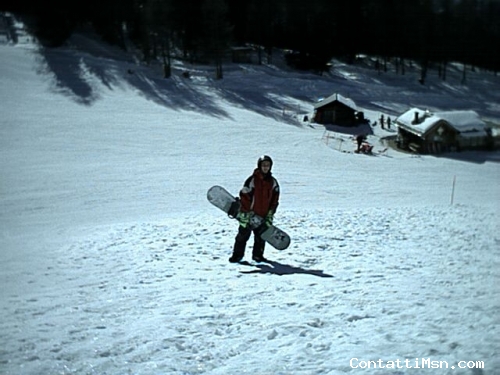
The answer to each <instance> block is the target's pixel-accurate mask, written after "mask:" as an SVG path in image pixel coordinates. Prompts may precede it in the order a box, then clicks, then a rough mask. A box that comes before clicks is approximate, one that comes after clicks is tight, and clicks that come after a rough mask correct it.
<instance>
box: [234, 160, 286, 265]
mask: <svg viewBox="0 0 500 375" xmlns="http://www.w3.org/2000/svg"><path fill="white" fill-rule="evenodd" d="M272 167H273V160H272V159H271V158H270V157H269V156H267V155H264V156H262V157H260V158H259V160H258V161H257V168H256V169H255V170H254V172H253V174H252V175H251V176H250V177H248V178H247V179H246V181H245V183H244V184H243V188H242V189H241V191H240V203H241V208H240V212H239V213H238V215H237V216H236V218H237V219H238V221H239V222H240V225H239V228H238V234H237V235H236V238H235V242H234V247H233V255H232V256H231V258H229V262H231V263H238V262H240V261H241V260H242V259H243V256H244V255H245V247H246V244H247V242H248V240H249V239H250V236H251V234H252V231H253V233H254V243H253V251H252V259H253V260H254V261H256V262H265V261H266V258H264V246H265V241H264V240H263V239H261V238H260V236H259V232H258V230H259V228H255V229H253V230H252V228H250V219H251V217H252V215H253V214H255V215H258V216H260V217H262V218H264V219H265V223H264V224H263V225H271V224H272V223H273V217H274V214H275V213H276V209H277V208H278V204H279V194H280V188H279V184H278V181H277V180H276V179H275V178H274V177H273V175H272V174H271V169H272Z"/></svg>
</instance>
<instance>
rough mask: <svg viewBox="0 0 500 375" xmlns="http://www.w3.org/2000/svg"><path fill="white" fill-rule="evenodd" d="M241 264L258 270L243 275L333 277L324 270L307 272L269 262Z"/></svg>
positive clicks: (299, 268)
mask: <svg viewBox="0 0 500 375" xmlns="http://www.w3.org/2000/svg"><path fill="white" fill-rule="evenodd" d="M240 264H243V265H247V266H252V267H257V268H258V269H255V270H252V271H240V272H241V273H271V274H274V275H278V276H283V275H294V274H305V275H312V276H318V277H333V275H329V274H327V273H324V272H323V271H322V270H307V269H304V268H301V267H294V266H290V265H288V264H283V263H279V262H275V261H271V260H269V261H267V262H265V264H264V263H258V264H255V265H254V264H251V263H248V262H242V263H240Z"/></svg>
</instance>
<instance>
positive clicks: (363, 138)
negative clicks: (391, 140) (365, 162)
mask: <svg viewBox="0 0 500 375" xmlns="http://www.w3.org/2000/svg"><path fill="white" fill-rule="evenodd" d="M364 141H366V135H364V134H360V135H358V136H356V143H357V144H358V148H357V150H356V152H358V153H359V152H360V151H361V145H362V144H363V142H364Z"/></svg>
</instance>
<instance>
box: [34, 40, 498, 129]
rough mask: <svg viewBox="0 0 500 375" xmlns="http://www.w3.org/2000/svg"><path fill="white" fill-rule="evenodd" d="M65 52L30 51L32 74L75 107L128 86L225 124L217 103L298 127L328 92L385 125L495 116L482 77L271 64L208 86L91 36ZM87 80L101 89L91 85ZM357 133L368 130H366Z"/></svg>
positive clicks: (492, 96) (198, 75)
mask: <svg viewBox="0 0 500 375" xmlns="http://www.w3.org/2000/svg"><path fill="white" fill-rule="evenodd" d="M68 46H69V48H68V47H63V48H43V47H40V48H39V49H38V50H37V51H36V53H38V55H39V57H40V67H41V68H40V69H39V71H40V72H41V73H42V74H50V75H53V77H54V79H55V85H56V90H57V91H58V92H60V93H61V94H63V95H67V96H69V97H70V98H71V99H72V100H74V101H76V102H77V103H80V104H82V105H92V104H94V103H95V102H96V101H98V100H99V99H100V97H101V96H102V95H103V93H104V90H110V91H112V90H116V89H117V88H120V87H123V86H129V87H132V88H133V89H135V90H136V91H137V94H138V95H140V96H142V97H144V98H146V99H147V100H151V101H153V102H155V103H157V104H159V105H161V106H164V107H167V108H171V109H174V110H178V111H194V112H199V113H203V114H206V115H208V116H212V117H216V118H229V117H230V115H229V114H228V113H227V112H226V111H225V110H224V107H223V106H221V105H220V102H219V101H220V100H221V99H222V100H224V101H226V102H227V103H229V104H230V105H233V106H235V107H241V108H244V109H247V110H250V111H253V112H255V113H258V114H260V115H262V116H265V117H268V118H273V119H275V120H277V121H279V122H283V123H289V124H293V125H295V126H300V124H301V122H300V119H297V118H296V116H295V115H296V114H299V115H300V114H306V113H307V114H310V112H312V110H313V105H314V104H315V103H316V102H317V100H318V99H319V97H326V96H328V95H331V94H332V93H334V92H340V93H341V94H345V93H347V94H348V96H349V97H350V98H351V99H353V100H354V102H355V103H356V104H357V106H359V107H360V108H364V109H366V110H373V111H377V112H378V111H380V112H384V113H386V114H389V115H390V116H391V118H392V119H395V118H396V117H397V115H398V114H400V113H402V112H403V111H405V110H407V109H408V108H409V107H413V106H417V107H421V108H428V107H429V103H432V105H433V106H434V108H429V109H430V110H436V109H439V110H451V109H454V110H459V109H471V108H474V109H475V110H476V111H478V113H480V114H481V116H485V117H492V118H495V117H497V116H498V111H497V110H496V108H497V107H495V106H494V105H493V104H492V103H496V102H498V100H497V99H500V94H499V93H497V92H500V91H498V90H497V91H495V90H494V89H493V87H492V89H491V90H487V95H486V94H484V91H485V90H484V88H485V86H486V85H487V83H485V82H483V81H482V76H479V77H473V76H471V79H470V80H469V81H468V83H467V85H460V84H459V83H458V82H456V80H453V79H452V78H451V77H450V79H449V81H446V82H444V81H441V80H440V79H437V78H436V79H432V80H431V79H429V84H426V85H421V84H419V83H418V82H417V80H416V79H415V77H416V76H417V75H418V71H416V70H415V71H413V72H410V71H409V72H408V74H407V75H405V76H401V75H398V74H395V73H392V74H389V73H387V74H382V75H379V76H376V77H373V74H372V71H371V70H367V71H362V70H358V74H357V78H356V79H353V78H350V79H348V78H346V77H345V76H344V75H342V74H341V73H342V71H343V69H342V66H334V67H333V68H332V71H331V72H330V73H327V74H325V75H323V76H321V77H320V76H317V75H314V74H311V73H299V72H296V71H291V70H290V71H288V70H283V69H276V68H275V67H273V66H266V65H262V66H256V65H240V64H231V63H228V64H226V65H225V66H224V77H225V78H224V79H222V80H215V79H214V78H213V77H212V73H211V72H212V68H211V67H210V66H206V65H205V66H203V65H199V66H197V65H187V66H183V67H175V66H174V67H173V68H172V76H171V77H170V78H168V79H164V78H162V74H161V64H159V63H158V62H156V63H154V62H153V63H152V65H149V66H147V65H144V64H143V63H142V62H140V61H138V60H137V59H134V57H133V56H132V54H130V53H127V52H125V51H123V50H120V49H119V48H117V47H113V46H110V45H106V44H105V43H103V42H102V41H100V40H98V38H97V37H96V36H92V35H90V36H89V35H87V34H75V35H73V36H72V37H71V39H70V41H69V42H68ZM184 68H186V69H191V70H192V72H190V73H191V78H183V75H182V73H183V71H182V69H184ZM354 68H355V67H354V66H353V67H351V68H350V69H354ZM410 73H411V74H410ZM455 75H456V74H455ZM226 77H227V79H226ZM95 81H98V82H99V81H100V82H101V83H102V86H100V85H95V84H94V82H95ZM296 102H301V103H304V102H305V103H308V102H309V103H310V106H309V105H308V106H306V107H303V108H300V107H298V106H297V105H296V104H293V103H296ZM388 103H390V104H388ZM450 106H452V108H451V107H450ZM365 131H366V132H367V133H368V134H370V132H371V130H370V129H369V128H367V129H366V130H365Z"/></svg>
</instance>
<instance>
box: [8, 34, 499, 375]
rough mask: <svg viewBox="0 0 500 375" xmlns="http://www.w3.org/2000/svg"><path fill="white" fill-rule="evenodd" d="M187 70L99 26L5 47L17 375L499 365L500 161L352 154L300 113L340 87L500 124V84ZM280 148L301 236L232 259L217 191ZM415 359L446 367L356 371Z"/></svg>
mask: <svg viewBox="0 0 500 375" xmlns="http://www.w3.org/2000/svg"><path fill="white" fill-rule="evenodd" d="M177 64H178V66H177V67H176V69H175V74H174V77H172V78H171V79H170V80H163V79H161V72H160V68H159V67H155V66H152V67H147V66H142V65H140V64H138V63H136V62H135V61H134V59H133V58H131V57H130V56H128V55H125V54H124V53H122V52H120V51H117V50H114V49H112V48H109V47H107V46H104V45H102V44H100V43H98V42H95V41H94V40H92V39H90V38H87V37H85V36H82V35H79V36H76V37H75V38H73V39H72V41H71V45H70V46H69V47H68V48H65V49H60V50H56V51H41V50H39V49H38V48H37V47H36V46H35V45H31V44H28V43H26V44H19V45H15V46H13V45H1V46H0V80H1V89H0V102H1V103H2V117H1V118H0V132H1V133H0V144H1V147H0V167H1V180H0V249H1V252H0V262H1V268H0V282H1V284H2V288H1V292H0V297H1V298H0V301H1V305H0V306H1V307H0V311H1V313H0V314H1V315H0V318H1V319H0V373H2V374H12V375H13V374H16V375H17V374H42V373H43V374H236V373H251V374H347V373H352V374H357V373H366V374H417V373H418V374H420V373H433V374H434V373H436V374H488V375H490V374H498V373H500V370H498V368H500V361H499V359H498V352H499V348H500V344H499V340H498V337H499V333H500V332H499V317H498V311H499V307H500V306H499V295H500V290H499V287H498V285H499V271H498V269H499V255H500V246H499V244H500V236H499V233H500V224H499V214H498V212H499V208H500V205H499V198H500V193H499V191H498V184H499V182H500V181H499V172H500V166H499V164H498V153H474V154H473V153H466V154H460V155H450V156H449V157H431V156H425V157H413V156H411V155H407V154H402V153H399V152H397V151H395V150H392V149H389V150H388V151H386V152H385V153H384V154H383V155H379V156H375V157H367V156H364V155H355V154H352V153H343V152H339V151H338V148H337V147H336V144H335V143H331V142H328V144H327V141H326V140H325V134H324V129H322V128H320V127H310V126H308V125H307V124H304V123H302V122H301V121H299V120H297V118H300V117H301V116H296V115H297V114H304V113H308V112H309V111H310V110H311V109H312V106H313V103H314V101H315V99H316V98H318V97H322V96H326V95H329V94H331V93H332V92H336V91H338V92H339V93H341V94H344V93H345V95H347V96H350V97H351V98H352V99H354V100H355V101H356V104H357V105H358V106H359V107H361V108H364V109H365V113H367V114H368V116H370V117H371V118H372V119H373V120H375V119H377V118H378V116H379V115H380V113H384V114H385V115H390V116H395V115H396V114H397V113H399V112H400V111H403V110H405V109H407V108H408V107H410V106H414V105H415V106H421V107H429V108H431V107H435V108H437V109H442V110H445V109H477V110H478V112H479V113H482V114H483V115H484V116H487V117H489V118H491V119H499V118H500V110H499V106H498V103H499V102H500V100H499V98H498V95H499V94H498V93H499V92H500V90H498V88H499V81H498V77H493V76H490V75H488V74H487V73H477V75H476V76H472V77H470V81H471V82H470V85H469V86H467V87H462V86H460V85H459V84H458V83H456V84H455V83H453V82H450V83H446V84H443V83H439V82H438V81H437V80H436V81H435V82H434V83H431V84H430V85H429V87H428V88H423V87H419V86H420V85H415V84H414V83H412V82H411V80H410V78H409V77H407V76H405V77H402V78H401V77H399V76H396V75H394V74H386V75H377V74H376V72H374V71H372V70H369V69H366V68H363V67H348V66H342V65H340V63H339V64H337V66H336V70H335V71H334V73H333V74H332V75H330V76H326V77H318V76H314V75H310V74H305V73H293V72H287V71H286V70H284V69H282V68H278V67H277V66H264V67H256V66H236V65H231V66H228V67H227V69H226V71H225V78H224V80H222V81H213V80H212V78H211V74H212V73H211V71H210V68H208V67H199V66H189V65H185V64H182V63H180V62H179V63H177ZM129 69H130V70H131V72H130V73H129V72H128V70H129ZM185 69H186V70H189V71H190V72H192V79H190V80H186V79H183V78H181V76H180V72H182V71H183V70H185ZM494 89H496V90H494ZM425 90H427V91H425ZM432 109H434V108H432ZM374 131H375V134H373V135H371V136H370V140H371V141H372V142H374V143H375V144H376V150H381V149H383V148H384V147H385V146H383V145H382V144H380V143H379V142H378V137H379V136H383V135H387V134H391V133H390V132H389V131H382V130H381V129H379V128H378V127H377V128H374ZM335 137H343V138H344V139H346V140H347V141H346V142H345V146H343V147H346V149H347V148H349V147H351V149H352V148H354V145H353V144H351V145H349V136H348V135H342V134H336V135H335ZM332 142H333V141H332ZM264 153H267V154H270V155H271V156H272V157H273V158H274V160H275V165H274V169H273V171H274V174H275V176H276V177H277V178H278V180H279V181H280V184H281V188H282V199H281V206H280V208H279V212H278V214H277V217H276V223H277V224H278V225H279V226H280V227H282V228H283V229H285V230H286V231H287V232H289V233H290V234H291V235H292V238H293V240H292V245H291V246H290V248H289V249H287V250H285V251H281V252H279V251H276V250H274V249H272V248H268V249H267V250H266V256H267V257H268V258H270V259H271V260H272V262H271V263H269V264H265V263H262V264H257V265H254V266H245V265H230V264H229V263H228V262H227V258H228V257H229V255H230V252H231V247H232V241H233V238H234V235H235V232H236V229H237V228H236V224H235V222H232V221H230V219H228V218H226V217H224V215H221V214H220V212H219V211H217V209H215V208H214V207H212V206H210V205H209V204H208V202H207V201H206V198H205V195H206V190H207V189H208V188H209V187H210V186H211V185H214V184H220V185H223V186H225V187H226V188H228V189H229V190H231V191H233V192H235V193H236V192H237V191H238V189H239V188H240V185H241V184H242V183H243V181H244V179H245V178H246V177H247V176H248V175H249V174H250V173H251V172H252V170H253V168H254V166H255V163H256V160H257V158H258V157H259V156H260V155H261V154H264ZM464 159H465V160H464ZM454 178H456V185H455V191H454V197H453V205H451V204H450V202H451V193H452V184H453V179H454ZM352 358H357V360H354V361H351V359H352ZM416 358H418V359H419V360H420V359H423V358H424V359H427V358H430V359H431V360H435V361H447V362H448V363H449V366H450V368H448V369H414V368H413V369H409V368H405V367H404V366H403V367H402V368H396V369H378V368H377V369H374V368H373V366H372V368H370V369H361V368H359V367H358V368H352V367H351V366H350V365H351V364H353V365H359V364H361V365H363V364H364V363H366V362H363V361H378V360H379V359H381V360H383V361H396V360H399V361H400V363H402V364H404V361H405V360H406V359H408V360H409V362H408V363H409V364H410V365H412V366H415V362H416V361H417V360H416ZM459 361H484V363H485V368H484V369H483V370H478V369H475V370H473V369H458V367H457V368H455V369H451V366H452V365H454V366H458V362H459ZM462 365H463V363H462Z"/></svg>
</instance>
